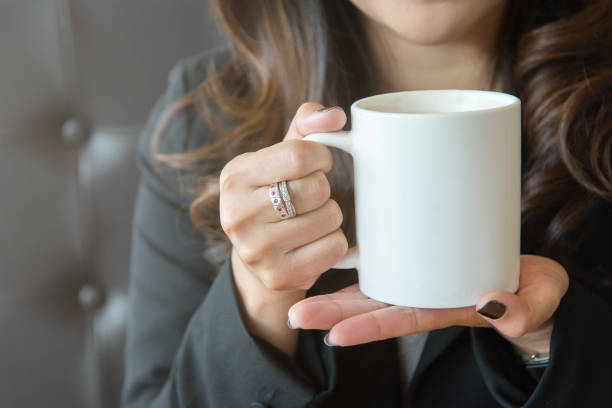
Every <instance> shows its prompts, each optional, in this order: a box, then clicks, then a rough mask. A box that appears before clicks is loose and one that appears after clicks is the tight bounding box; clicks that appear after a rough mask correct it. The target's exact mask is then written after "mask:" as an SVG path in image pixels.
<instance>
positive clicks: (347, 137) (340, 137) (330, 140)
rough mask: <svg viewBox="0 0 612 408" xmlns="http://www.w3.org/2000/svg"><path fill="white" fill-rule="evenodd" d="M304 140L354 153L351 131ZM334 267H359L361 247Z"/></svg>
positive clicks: (352, 250) (325, 134)
mask: <svg viewBox="0 0 612 408" xmlns="http://www.w3.org/2000/svg"><path fill="white" fill-rule="evenodd" d="M302 139H303V140H310V141H312V142H317V143H321V144H324V145H327V146H333V147H337V148H339V149H342V150H344V151H345V152H347V153H349V154H351V155H352V154H353V149H352V146H353V136H352V135H351V132H347V131H345V130H341V131H339V132H329V133H311V134H309V135H307V136H304V137H303V138H302ZM332 268H334V269H352V268H359V249H358V247H356V246H354V247H352V248H349V249H348V251H347V252H346V254H345V255H344V256H343V257H342V259H340V261H338V263H337V264H335V265H334V266H333V267H332Z"/></svg>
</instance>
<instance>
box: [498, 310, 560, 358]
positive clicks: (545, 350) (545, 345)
mask: <svg viewBox="0 0 612 408" xmlns="http://www.w3.org/2000/svg"><path fill="white" fill-rule="evenodd" d="M553 325H554V318H551V319H549V320H548V321H547V322H546V323H544V324H543V325H542V326H540V327H539V328H538V329H537V330H534V331H532V332H529V333H527V334H525V335H524V336H521V337H516V338H513V337H509V336H504V338H505V339H506V340H508V341H509V342H510V343H511V344H512V345H513V347H514V350H515V352H516V353H517V355H518V356H519V357H520V358H521V359H522V360H523V361H524V362H526V363H531V362H543V361H546V360H547V359H548V357H549V355H550V338H551V336H552V329H553Z"/></svg>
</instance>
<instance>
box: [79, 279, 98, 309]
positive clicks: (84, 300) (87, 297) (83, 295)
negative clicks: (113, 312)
mask: <svg viewBox="0 0 612 408" xmlns="http://www.w3.org/2000/svg"><path fill="white" fill-rule="evenodd" d="M78 299H79V304H80V305H81V307H82V308H83V309H85V310H87V311H92V310H95V309H97V308H99V307H100V306H101V305H102V303H104V292H103V290H102V289H101V288H100V287H98V286H96V285H93V284H86V285H83V286H82V287H81V289H79V294H78Z"/></svg>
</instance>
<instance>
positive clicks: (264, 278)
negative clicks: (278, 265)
mask: <svg viewBox="0 0 612 408" xmlns="http://www.w3.org/2000/svg"><path fill="white" fill-rule="evenodd" d="M259 280H260V281H261V283H263V284H264V286H265V287H266V288H268V289H270V290H274V291H277V290H283V289H286V282H285V279H284V278H283V276H282V274H279V273H277V272H276V271H273V270H268V271H266V272H263V273H262V274H261V276H260V277H259Z"/></svg>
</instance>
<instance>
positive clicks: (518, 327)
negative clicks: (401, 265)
mask: <svg viewBox="0 0 612 408" xmlns="http://www.w3.org/2000/svg"><path fill="white" fill-rule="evenodd" d="M568 285H569V279H568V276H567V272H566V271H565V269H564V268H563V267H562V266H561V265H560V264H558V263H557V262H555V261H553V260H552V259H548V258H544V257H541V256H535V255H522V256H521V272H520V281H519V289H518V291H517V292H516V294H514V293H510V292H503V291H498V292H491V293H487V294H486V295H484V296H483V297H482V298H481V299H480V301H479V302H478V304H477V305H476V307H462V308H454V309H419V308H411V307H402V306H392V305H389V304H386V303H382V302H378V301H375V300H373V299H370V298H368V297H367V296H365V295H364V294H362V293H361V292H360V291H359V286H358V285H357V284H355V285H352V286H349V287H347V288H344V289H342V290H340V291H338V292H335V293H332V294H328V295H321V296H314V297H311V298H308V299H304V300H302V301H300V302H298V303H297V304H295V305H294V306H292V307H291V309H290V310H289V321H290V322H291V324H292V326H293V327H299V328H302V329H322V330H329V333H328V335H327V337H326V342H327V343H328V344H330V345H342V346H350V345H355V344H361V343H367V342H370V341H375V340H382V339H386V338H390V337H399V336H404V335H408V334H413V333H417V332H423V331H430V330H435V329H440V328H444V327H449V326H455V325H461V326H480V327H494V328H495V329H496V330H497V331H498V332H499V333H500V334H501V335H502V336H504V337H505V338H506V339H507V340H508V341H510V342H511V343H513V344H514V346H515V348H516V349H517V351H519V352H520V353H521V354H530V353H534V352H538V353H548V349H549V345H550V333H551V331H552V324H553V316H554V313H555V310H556V309H557V307H558V306H559V302H560V300H561V298H562V297H563V295H564V294H565V292H566V291H567V288H568Z"/></svg>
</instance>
